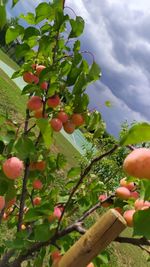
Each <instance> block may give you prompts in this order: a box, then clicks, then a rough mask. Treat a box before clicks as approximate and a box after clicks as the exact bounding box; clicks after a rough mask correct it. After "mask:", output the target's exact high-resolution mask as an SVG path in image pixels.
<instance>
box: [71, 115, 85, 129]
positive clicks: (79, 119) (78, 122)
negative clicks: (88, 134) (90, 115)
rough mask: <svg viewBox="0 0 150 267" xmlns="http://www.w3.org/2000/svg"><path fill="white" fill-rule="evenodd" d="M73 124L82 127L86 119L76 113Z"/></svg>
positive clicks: (73, 116) (72, 118)
mask: <svg viewBox="0 0 150 267" xmlns="http://www.w3.org/2000/svg"><path fill="white" fill-rule="evenodd" d="M71 120H72V122H73V123H74V124H75V126H81V125H82V124H84V118H83V116H82V115H81V114H78V113H74V114H73V115H72V117H71Z"/></svg>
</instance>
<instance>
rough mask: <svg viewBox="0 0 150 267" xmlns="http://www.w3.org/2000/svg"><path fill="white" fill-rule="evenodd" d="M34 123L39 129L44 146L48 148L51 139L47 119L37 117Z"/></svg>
mask: <svg viewBox="0 0 150 267" xmlns="http://www.w3.org/2000/svg"><path fill="white" fill-rule="evenodd" d="M36 124H37V126H38V127H39V129H40V131H41V134H42V137H43V140H44V143H45V146H46V148H49V147H50V145H51V144H52V141H53V140H52V128H51V127H50V124H49V122H48V120H47V119H38V120H37V121H36Z"/></svg>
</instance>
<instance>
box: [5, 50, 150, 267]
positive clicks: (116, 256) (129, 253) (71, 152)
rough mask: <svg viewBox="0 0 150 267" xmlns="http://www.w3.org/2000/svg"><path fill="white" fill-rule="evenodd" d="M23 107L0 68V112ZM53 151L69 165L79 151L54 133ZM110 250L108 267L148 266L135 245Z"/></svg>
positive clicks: (14, 112) (18, 113) (18, 114)
mask: <svg viewBox="0 0 150 267" xmlns="http://www.w3.org/2000/svg"><path fill="white" fill-rule="evenodd" d="M0 59H1V60H5V63H7V64H8V65H9V66H13V64H14V67H15V65H16V64H15V63H14V62H12V61H11V60H10V59H9V58H8V57H7V56H6V55H5V54H4V53H3V52H1V51H0ZM16 68H17V66H16ZM25 107H26V98H25V97H23V96H20V89H19V88H18V87H17V86H16V84H15V83H14V82H13V81H12V80H10V78H9V77H8V76H7V75H6V74H5V73H4V72H3V71H2V70H1V69H0V114H5V113H6V112H8V113H9V114H10V115H11V116H12V117H13V118H14V119H18V118H19V119H21V118H23V117H24V115H25ZM54 151H56V152H58V151H59V152H63V153H64V154H65V156H66V157H67V160H68V162H69V165H71V166H72V165H75V164H76V157H79V156H80V154H79V152H78V151H76V149H75V148H74V147H73V146H72V145H71V144H70V143H69V142H68V141H67V140H66V139H65V138H64V137H63V136H62V135H60V134H56V135H55V143H54ZM123 235H125V236H126V235H127V236H131V230H130V229H129V228H127V229H126V230H125V231H124V233H123ZM111 251H113V252H112V254H111V262H110V264H109V265H108V267H150V263H148V262H147V261H146V259H147V255H146V254H145V253H144V252H143V251H142V250H141V249H139V248H137V247H135V246H131V245H128V244H118V243H114V244H113V245H111ZM105 267H106V265H105Z"/></svg>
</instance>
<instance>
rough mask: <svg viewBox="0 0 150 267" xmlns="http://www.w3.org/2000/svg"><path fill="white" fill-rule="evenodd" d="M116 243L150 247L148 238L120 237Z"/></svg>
mask: <svg viewBox="0 0 150 267" xmlns="http://www.w3.org/2000/svg"><path fill="white" fill-rule="evenodd" d="M114 241H115V242H119V243H129V244H132V245H134V246H150V240H147V239H146V238H132V237H123V236H118V237H117V238H116V239H115V240H114Z"/></svg>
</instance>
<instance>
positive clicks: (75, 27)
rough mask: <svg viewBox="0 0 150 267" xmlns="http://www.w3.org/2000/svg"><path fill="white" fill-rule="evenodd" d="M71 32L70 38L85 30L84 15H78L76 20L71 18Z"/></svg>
mask: <svg viewBox="0 0 150 267" xmlns="http://www.w3.org/2000/svg"><path fill="white" fill-rule="evenodd" d="M70 24H71V27H72V29H71V32H70V34H69V38H74V37H78V36H80V35H81V34H82V33H83V30H84V20H83V18H82V17H79V16H77V17H76V20H73V19H70Z"/></svg>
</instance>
